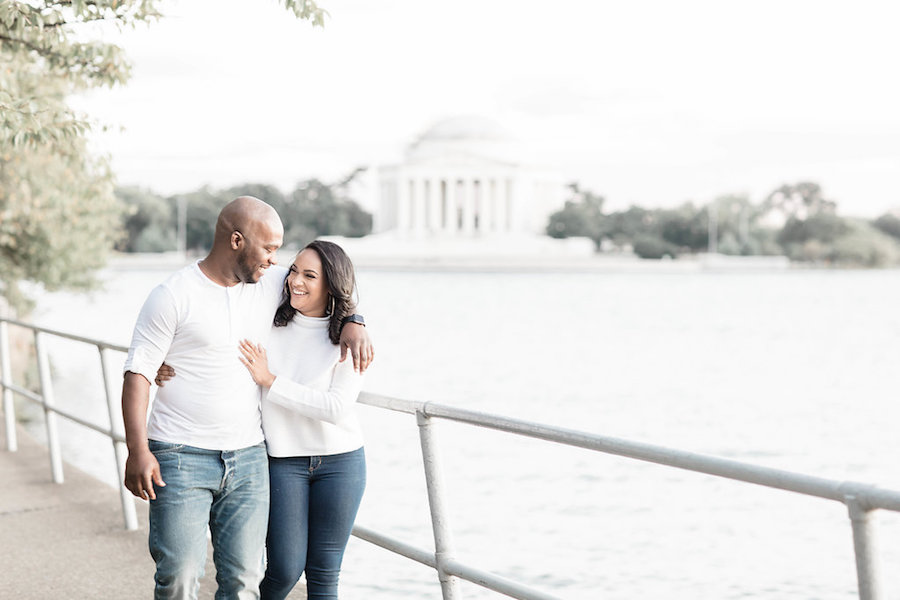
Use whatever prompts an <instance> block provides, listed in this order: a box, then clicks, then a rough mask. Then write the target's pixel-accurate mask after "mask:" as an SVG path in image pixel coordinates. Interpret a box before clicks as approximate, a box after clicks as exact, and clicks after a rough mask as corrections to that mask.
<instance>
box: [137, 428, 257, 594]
mask: <svg viewBox="0 0 900 600" xmlns="http://www.w3.org/2000/svg"><path fill="white" fill-rule="evenodd" d="M150 451H151V452H153V454H154V456H156V460H157V461H159V468H160V472H161V474H162V478H163V481H165V482H166V486H165V487H160V486H155V490H156V500H151V501H150V540H149V541H150V554H151V555H152V556H153V560H154V561H156V593H155V596H154V598H156V599H157V600H161V599H166V600H169V599H176V598H177V599H179V600H187V599H194V598H197V592H198V591H199V587H200V584H199V581H198V580H199V579H200V577H202V576H203V570H204V566H205V565H206V545H207V541H206V531H207V527H208V528H209V530H210V532H211V533H212V545H213V562H214V563H215V565H216V582H217V583H218V590H217V591H216V595H215V598H216V600H225V599H229V600H232V599H233V600H238V599H240V600H244V599H251V598H259V581H260V579H261V578H262V575H263V571H262V568H263V546H264V544H265V536H266V521H267V519H268V512H269V477H268V473H267V469H266V464H267V457H266V449H265V445H264V444H259V445H258V446H253V447H250V448H243V449H241V450H229V451H218V450H203V449H201V448H194V447H192V446H185V445H183V444H170V443H167V442H157V441H154V440H150Z"/></svg>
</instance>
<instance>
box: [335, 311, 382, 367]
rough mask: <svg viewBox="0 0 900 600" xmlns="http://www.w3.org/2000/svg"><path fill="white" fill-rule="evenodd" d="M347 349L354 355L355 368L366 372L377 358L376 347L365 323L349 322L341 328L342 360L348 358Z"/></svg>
mask: <svg viewBox="0 0 900 600" xmlns="http://www.w3.org/2000/svg"><path fill="white" fill-rule="evenodd" d="M347 350H350V354H351V355H352V356H353V370H354V371H359V372H360V373H363V372H365V370H366V369H368V368H369V365H370V364H372V361H373V360H375V347H374V346H373V345H372V340H371V339H370V338H369V333H368V332H367V331H366V326H365V325H360V324H358V323H347V324H346V325H344V327H343V329H341V362H343V361H344V359H345V358H347Z"/></svg>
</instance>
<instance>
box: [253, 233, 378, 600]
mask: <svg viewBox="0 0 900 600" xmlns="http://www.w3.org/2000/svg"><path fill="white" fill-rule="evenodd" d="M355 287H356V283H355V277H354V273H353V265H352V263H351V262H350V259H349V258H348V257H347V255H346V254H345V253H344V251H343V250H342V249H341V247H340V246H338V245H337V244H333V243H331V242H326V241H321V240H317V241H314V242H312V243H310V244H309V245H308V246H306V248H304V249H303V250H301V251H300V253H299V254H298V255H297V258H296V259H295V260H294V264H293V265H291V268H290V271H289V272H288V275H287V278H286V279H285V282H284V291H283V297H282V303H281V306H279V308H278V310H277V312H276V313H275V322H274V327H273V329H272V332H271V334H270V336H269V342H268V344H269V350H270V351H271V353H272V354H271V358H269V357H268V356H267V354H268V353H267V351H266V349H264V348H262V347H261V346H256V345H253V344H251V343H249V342H247V341H246V340H245V341H244V342H242V343H241V353H242V354H243V356H242V357H241V361H242V362H243V363H244V366H246V367H247V369H248V370H249V371H250V374H251V375H252V376H253V379H254V381H256V383H258V384H259V385H260V386H262V387H263V399H262V420H263V431H264V432H265V435H266V447H267V449H268V453H269V486H270V501H269V531H268V535H267V538H266V553H267V556H268V563H267V566H266V575H265V578H264V579H263V582H262V584H261V585H260V595H261V598H262V599H263V600H269V599H281V598H285V597H286V596H287V595H288V594H289V593H290V591H291V589H293V587H294V585H295V584H296V583H297V581H298V579H299V578H300V575H301V574H302V573H303V572H304V571H305V572H306V589H307V597H308V598H309V600H314V599H320V598H321V599H324V598H335V599H336V598H337V589H338V576H339V574H340V568H341V560H342V559H343V556H344V549H345V548H346V546H347V541H348V540H349V538H350V531H351V530H352V529H353V521H354V520H355V519H356V512H357V509H358V508H359V504H360V501H361V500H362V495H363V490H364V488H365V483H366V463H365V454H364V450H363V439H362V432H361V430H360V426H359V422H358V420H357V418H356V413H355V410H354V404H355V403H356V399H357V396H359V391H360V388H361V385H362V377H361V376H360V374H359V373H357V372H355V371H354V370H353V364H352V362H351V361H349V360H345V361H344V362H338V359H339V358H340V348H339V346H338V342H339V339H340V329H341V322H342V320H343V319H344V317H346V316H348V315H350V314H351V313H352V312H353V308H354V300H353V298H354V292H355ZM270 364H271V368H270Z"/></svg>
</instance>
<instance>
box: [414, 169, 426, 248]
mask: <svg viewBox="0 0 900 600" xmlns="http://www.w3.org/2000/svg"><path fill="white" fill-rule="evenodd" d="M413 181H414V184H413V185H414V187H413V189H414V190H415V191H414V198H413V206H414V207H415V210H414V212H413V215H412V221H413V231H414V232H415V233H416V235H421V234H422V233H424V232H425V218H426V214H425V211H426V209H427V207H428V204H427V201H428V199H427V198H426V197H425V179H424V178H423V177H421V176H419V177H416V178H415V179H414V180H413Z"/></svg>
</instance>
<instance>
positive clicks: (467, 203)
mask: <svg viewBox="0 0 900 600" xmlns="http://www.w3.org/2000/svg"><path fill="white" fill-rule="evenodd" d="M462 207H463V223H462V234H463V235H471V234H472V233H473V232H474V231H475V181H474V180H473V179H471V178H466V179H464V180H463V205H462Z"/></svg>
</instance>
